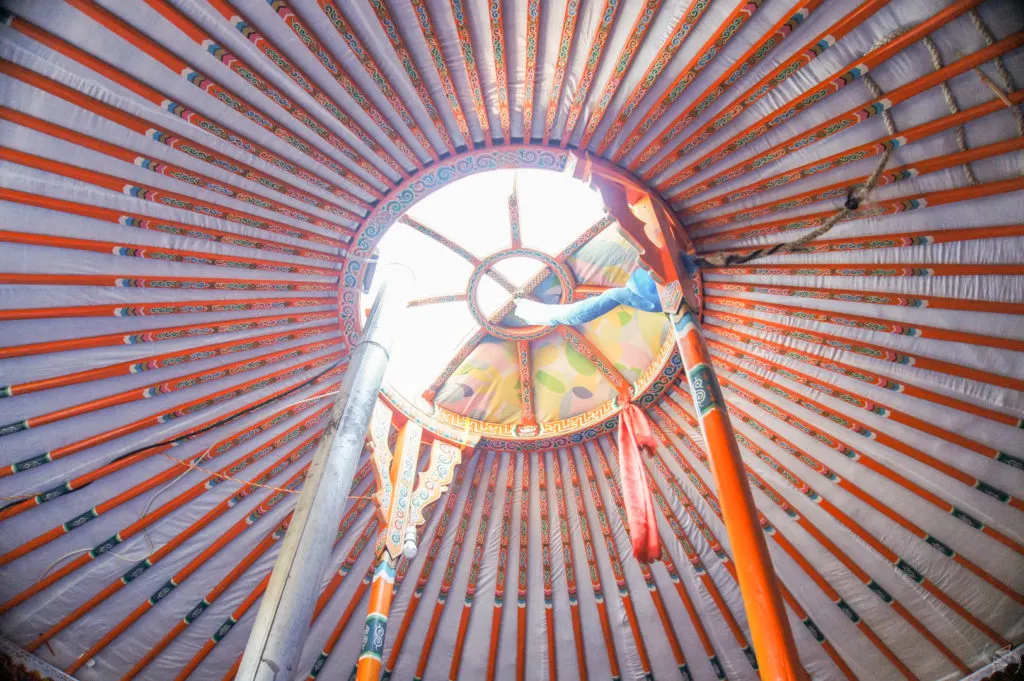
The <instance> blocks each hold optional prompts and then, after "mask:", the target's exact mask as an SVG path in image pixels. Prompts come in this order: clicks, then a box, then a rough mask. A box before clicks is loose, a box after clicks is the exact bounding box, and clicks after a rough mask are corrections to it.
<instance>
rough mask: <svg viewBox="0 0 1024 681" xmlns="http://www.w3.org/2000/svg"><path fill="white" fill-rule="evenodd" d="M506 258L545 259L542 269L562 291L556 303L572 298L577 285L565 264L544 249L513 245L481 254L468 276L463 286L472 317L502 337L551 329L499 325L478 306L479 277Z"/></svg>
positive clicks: (524, 337)
mask: <svg viewBox="0 0 1024 681" xmlns="http://www.w3.org/2000/svg"><path fill="white" fill-rule="evenodd" d="M509 258H531V259H533V260H539V261H541V262H542V263H544V267H545V269H547V270H548V271H549V272H551V273H553V274H554V275H555V277H556V278H557V279H558V283H559V284H561V287H562V292H561V295H560V296H559V303H561V304H565V303H568V302H570V301H571V300H572V298H573V292H574V290H575V288H576V280H575V279H574V278H573V276H572V273H571V272H569V269H568V268H567V267H564V266H563V265H562V264H561V263H559V262H558V261H557V260H555V259H554V258H552V257H551V256H550V255H548V254H547V253H544V252H542V251H536V250H533V249H532V248H513V249H508V250H505V251H499V252H497V253H493V254H491V255H489V256H487V257H486V258H484V259H483V260H482V261H481V262H480V264H479V265H478V266H477V268H476V269H475V270H473V274H472V275H470V277H469V284H468V286H467V287H466V299H467V302H468V303H469V311H470V313H471V314H472V315H473V319H475V320H476V322H477V323H478V324H479V325H480V326H481V327H483V328H484V329H485V330H486V331H487V333H489V334H491V335H492V336H494V337H495V338H501V339H502V340H534V339H537V338H540V337H542V336H545V335H547V334H548V333H551V331H552V330H553V329H554V328H555V327H553V326H502V325H501V324H495V323H494V322H492V321H491V320H490V319H489V318H488V316H487V315H486V314H484V312H483V310H481V309H480V302H479V301H478V300H477V295H476V293H477V289H478V287H479V284H480V280H481V279H482V278H483V277H484V276H485V275H486V274H487V273H488V272H489V271H490V270H491V269H492V268H493V267H494V266H495V265H496V264H498V263H499V262H501V261H502V260H507V259H509Z"/></svg>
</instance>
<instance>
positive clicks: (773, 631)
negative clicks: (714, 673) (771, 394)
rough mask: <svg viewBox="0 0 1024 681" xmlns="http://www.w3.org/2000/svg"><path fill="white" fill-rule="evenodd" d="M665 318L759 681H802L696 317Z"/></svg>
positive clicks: (685, 309) (685, 312)
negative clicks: (717, 504)
mask: <svg viewBox="0 0 1024 681" xmlns="http://www.w3.org/2000/svg"><path fill="white" fill-rule="evenodd" d="M669 318H670V320H671V322H672V329H673V331H674V333H675V336H676V345H677V346H678V347H679V354H680V355H682V358H683V370H684V371H685V372H686V378H687V380H688V381H689V384H690V395H691V396H692V397H693V403H694V405H695V406H696V410H697V420H698V422H699V423H700V430H701V435H703V436H704V443H705V447H706V448H707V453H708V458H709V459H710V460H711V473H712V476H713V477H714V481H715V487H716V488H717V489H718V498H719V500H720V501H721V507H722V520H723V521H724V522H725V531H726V534H727V535H728V537H729V545H730V547H731V548H732V551H733V558H734V561H735V563H736V571H737V581H738V582H739V586H740V593H741V594H742V595H743V605H744V608H745V609H746V612H747V622H748V624H749V626H750V638H751V642H752V643H753V645H754V653H755V654H756V655H757V662H758V668H759V669H760V670H761V678H762V679H764V681H797V680H798V679H804V678H806V677H805V675H804V672H803V668H802V667H801V666H800V659H799V657H798V656H797V651H796V642H795V641H794V640H793V632H792V631H791V630H790V628H789V621H788V619H787V617H786V608H785V605H784V604H783V602H782V592H781V590H780V588H779V583H778V580H777V578H776V576H775V570H774V569H773V568H772V560H771V556H770V555H769V554H768V544H767V542H766V541H765V538H764V533H763V532H762V531H761V525H760V522H759V521H758V517H757V507H756V506H755V505H754V497H753V495H752V494H751V491H750V485H749V483H748V482H747V477H746V475H745V473H744V470H743V460H742V458H741V456H740V449H739V445H738V444H737V443H736V435H735V433H734V432H733V430H732V424H731V423H730V421H729V415H728V413H727V412H726V407H725V400H724V398H723V397H722V388H721V386H719V384H718V377H717V376H715V371H714V369H713V368H712V365H711V357H710V355H709V354H708V349H707V346H706V345H705V344H704V338H703V336H702V335H701V331H700V327H699V326H698V325H697V319H696V315H695V314H694V313H693V311H692V310H691V309H690V308H689V306H687V305H686V304H685V303H683V306H682V309H680V310H679V311H678V312H675V313H672V314H670V315H669Z"/></svg>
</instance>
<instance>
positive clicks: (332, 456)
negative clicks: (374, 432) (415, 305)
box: [235, 265, 414, 681]
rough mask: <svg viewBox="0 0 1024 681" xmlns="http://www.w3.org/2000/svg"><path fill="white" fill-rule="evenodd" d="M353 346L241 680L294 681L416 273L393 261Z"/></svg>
mask: <svg viewBox="0 0 1024 681" xmlns="http://www.w3.org/2000/svg"><path fill="white" fill-rule="evenodd" d="M380 275H385V276H384V282H383V284H382V285H381V287H380V290H379V291H378V293H377V297H376V299H375V300H374V303H373V308H372V309H371V310H370V315H369V317H368V319H367V322H366V328H365V330H364V331H363V335H362V338H361V339H360V340H359V343H358V344H357V345H356V347H355V349H354V350H353V351H352V356H351V359H350V360H349V366H348V370H347V371H346V372H345V378H344V380H343V381H342V385H341V390H340V392H339V393H338V396H337V398H336V400H335V402H334V407H333V408H332V410H331V417H330V420H329V421H328V423H327V427H326V428H325V430H324V434H323V437H321V438H320V442H319V444H318V445H317V449H316V453H315V454H314V455H313V462H312V463H311V464H310V467H309V475H308V476H307V477H306V482H305V484H304V485H303V487H302V493H301V494H300V495H299V501H298V503H297V504H296V506H295V512H294V514H293V517H292V521H291V524H290V525H289V527H288V532H287V534H285V537H284V542H283V543H282V545H281V552H280V553H279V554H278V556H277V561H276V562H275V563H274V571H273V572H272V573H271V576H270V583H269V585H268V586H267V591H266V593H265V594H264V596H263V601H262V603H261V604H260V609H259V612H258V613H257V614H256V622H255V624H254V625H253V628H252V632H251V633H250V634H249V642H248V643H247V644H246V646H245V654H244V655H243V656H242V663H241V665H240V666H239V669H238V674H237V675H236V676H235V679H236V681H291V679H294V678H295V675H296V665H297V663H298V658H299V654H300V653H301V652H302V646H303V644H304V643H305V641H306V636H307V634H308V633H309V623H310V620H311V619H312V615H313V607H314V605H315V603H316V599H317V597H318V596H319V594H320V586H321V582H322V580H323V576H324V573H325V572H326V571H327V567H328V563H329V561H330V556H331V547H332V546H333V544H334V536H335V534H336V532H337V529H338V524H339V523H340V522H341V518H342V515H343V512H344V510H345V504H346V501H347V499H348V494H349V490H350V489H351V487H352V477H353V476H354V475H355V470H356V465H357V464H358V462H359V456H360V454H361V453H362V451H363V445H364V442H365V440H366V431H367V429H368V428H369V424H370V416H371V414H372V413H373V406H374V403H375V402H376V400H377V396H378V394H379V393H380V386H381V383H382V382H383V380H384V371H385V369H386V368H387V365H388V359H389V356H390V352H391V344H392V341H393V339H394V336H395V335H396V331H397V328H398V325H399V323H400V322H401V318H402V312H403V311H404V309H405V306H406V304H407V303H408V300H409V293H410V285H411V284H412V281H413V279H414V277H413V273H412V270H410V269H409V268H408V267H405V266H400V265H391V266H389V267H387V268H386V271H385V272H379V273H378V276H380Z"/></svg>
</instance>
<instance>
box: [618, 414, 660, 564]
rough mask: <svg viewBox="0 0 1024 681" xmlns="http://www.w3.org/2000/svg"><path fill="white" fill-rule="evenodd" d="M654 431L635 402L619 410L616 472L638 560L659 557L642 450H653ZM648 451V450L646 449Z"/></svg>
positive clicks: (646, 561)
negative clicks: (617, 466)
mask: <svg viewBox="0 0 1024 681" xmlns="http://www.w3.org/2000/svg"><path fill="white" fill-rule="evenodd" d="M654 447H655V441H654V434H653V433H652V432H651V424H650V423H648V421H647V417H646V416H645V415H644V413H643V411H641V410H640V408H639V407H637V406H636V405H634V404H630V405H628V406H627V407H626V408H625V409H623V410H622V413H621V414H619V472H620V473H621V475H622V501H623V503H624V504H625V505H626V520H627V521H628V523H629V536H630V540H631V541H632V543H633V555H634V556H636V559H637V560H639V561H640V562H641V563H651V562H653V561H656V560H659V559H660V558H661V548H660V546H659V543H658V521H657V518H655V516H654V499H653V498H652V497H651V489H650V487H648V485H647V478H646V476H645V471H644V464H643V460H642V459H641V452H642V450H643V449H644V448H647V449H649V450H651V451H653V450H654ZM647 454H648V455H650V451H649V452H647Z"/></svg>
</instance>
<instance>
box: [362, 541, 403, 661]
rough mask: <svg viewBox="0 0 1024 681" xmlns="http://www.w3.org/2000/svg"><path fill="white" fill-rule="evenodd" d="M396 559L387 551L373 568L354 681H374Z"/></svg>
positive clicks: (381, 650) (382, 640) (393, 589)
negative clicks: (387, 553)
mask: <svg viewBox="0 0 1024 681" xmlns="http://www.w3.org/2000/svg"><path fill="white" fill-rule="evenodd" d="M396 562H397V561H393V560H391V558H390V557H389V556H388V555H386V554H385V555H384V556H382V557H381V559H380V561H379V562H378V563H377V567H376V568H374V570H373V582H372V583H371V584H370V607H369V612H367V614H366V628H365V629H364V630H363V648H362V650H361V651H360V652H359V662H358V663H357V664H358V666H357V668H356V681H378V679H380V669H381V663H382V658H383V655H384V636H385V634H386V633H387V629H388V613H389V612H390V611H391V596H392V595H393V594H394V591H395V572H396V571H395V567H396Z"/></svg>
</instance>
